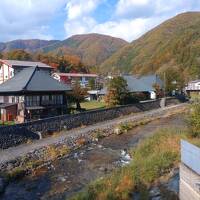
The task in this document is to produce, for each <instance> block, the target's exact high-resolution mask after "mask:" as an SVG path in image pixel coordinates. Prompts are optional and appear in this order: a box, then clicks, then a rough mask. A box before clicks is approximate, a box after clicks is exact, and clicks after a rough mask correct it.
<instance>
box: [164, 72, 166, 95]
mask: <svg viewBox="0 0 200 200" xmlns="http://www.w3.org/2000/svg"><path fill="white" fill-rule="evenodd" d="M165 97H166V72H164V98H165Z"/></svg>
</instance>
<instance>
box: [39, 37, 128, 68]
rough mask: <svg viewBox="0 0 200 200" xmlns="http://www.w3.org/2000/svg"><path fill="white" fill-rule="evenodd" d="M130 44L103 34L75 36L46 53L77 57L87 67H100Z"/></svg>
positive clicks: (45, 51) (49, 47)
mask: <svg viewBox="0 0 200 200" xmlns="http://www.w3.org/2000/svg"><path fill="white" fill-rule="evenodd" d="M127 44H128V43H127V42H126V41H124V40H122V39H119V38H114V37H111V36H107V35H101V34H85V35H75V36H72V37H70V38H68V39H66V40H64V41H60V42H57V43H56V44H53V45H49V46H47V47H44V48H43V49H42V51H43V52H44V53H49V52H51V53H54V54H57V55H66V54H67V55H76V56H78V57H80V58H81V61H82V62H83V63H84V64H85V65H87V66H98V65H100V64H101V63H102V62H103V61H105V60H106V59H107V58H109V57H110V56H111V55H112V54H113V53H115V52H117V51H118V50H119V49H120V48H122V47H123V46H125V45H127Z"/></svg>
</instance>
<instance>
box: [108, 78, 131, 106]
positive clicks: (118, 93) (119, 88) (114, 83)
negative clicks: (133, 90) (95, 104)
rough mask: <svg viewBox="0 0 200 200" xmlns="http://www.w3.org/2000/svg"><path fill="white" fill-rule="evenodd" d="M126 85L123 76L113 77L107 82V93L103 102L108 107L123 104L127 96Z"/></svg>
mask: <svg viewBox="0 0 200 200" xmlns="http://www.w3.org/2000/svg"><path fill="white" fill-rule="evenodd" d="M127 87H128V85H127V82H126V80H125V79H124V78H123V77H120V76H119V77H114V78H113V79H111V80H110V81H109V83H108V94H107V95H106V97H105V102H106V104H107V105H108V106H109V107H112V106H116V105H123V104H125V103H126V100H127V98H128V97H129V92H128V89H127Z"/></svg>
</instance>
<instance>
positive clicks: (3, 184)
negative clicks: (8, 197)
mask: <svg viewBox="0 0 200 200" xmlns="http://www.w3.org/2000/svg"><path fill="white" fill-rule="evenodd" d="M5 187H6V181H5V179H4V178H2V177H0V193H2V192H4V190H5Z"/></svg>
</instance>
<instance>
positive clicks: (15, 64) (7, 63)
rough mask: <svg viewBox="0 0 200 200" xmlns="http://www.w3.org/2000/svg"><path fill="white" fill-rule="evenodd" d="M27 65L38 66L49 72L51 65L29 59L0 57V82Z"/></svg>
mask: <svg viewBox="0 0 200 200" xmlns="http://www.w3.org/2000/svg"><path fill="white" fill-rule="evenodd" d="M27 67H39V68H40V69H43V70H45V71H47V72H48V73H50V71H51V70H52V69H53V68H52V67H50V66H48V65H46V64H44V63H41V62H31V61H18V60H1V59H0V84H2V83H4V82H5V81H7V80H9V79H10V78H12V77H13V76H14V75H15V74H17V73H18V72H20V71H21V70H22V69H24V68H27Z"/></svg>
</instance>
